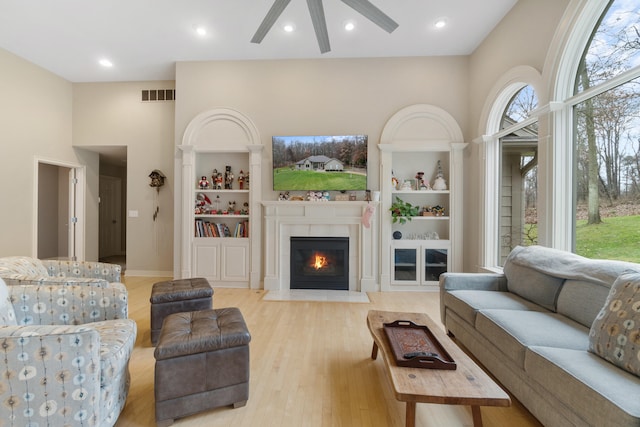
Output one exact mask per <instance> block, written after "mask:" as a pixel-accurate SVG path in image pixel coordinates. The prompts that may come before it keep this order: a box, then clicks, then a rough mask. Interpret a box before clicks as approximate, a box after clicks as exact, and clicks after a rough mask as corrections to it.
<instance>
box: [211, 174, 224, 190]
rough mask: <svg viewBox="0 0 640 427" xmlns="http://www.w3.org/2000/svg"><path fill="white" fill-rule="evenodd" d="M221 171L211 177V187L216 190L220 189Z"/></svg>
mask: <svg viewBox="0 0 640 427" xmlns="http://www.w3.org/2000/svg"><path fill="white" fill-rule="evenodd" d="M222 181H224V179H223V178H222V172H217V173H216V176H215V178H214V179H213V188H215V189H216V190H222Z"/></svg>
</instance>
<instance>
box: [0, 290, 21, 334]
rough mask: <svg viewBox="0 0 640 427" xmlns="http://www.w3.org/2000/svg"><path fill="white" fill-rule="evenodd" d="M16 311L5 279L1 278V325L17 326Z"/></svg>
mask: <svg viewBox="0 0 640 427" xmlns="http://www.w3.org/2000/svg"><path fill="white" fill-rule="evenodd" d="M15 325H17V323H16V313H15V312H14V311H13V304H11V301H9V288H7V284H6V283H5V282H4V280H2V279H0V326H15Z"/></svg>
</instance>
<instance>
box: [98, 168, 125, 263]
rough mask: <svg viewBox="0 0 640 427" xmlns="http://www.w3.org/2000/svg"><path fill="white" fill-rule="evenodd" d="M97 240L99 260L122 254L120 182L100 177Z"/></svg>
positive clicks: (116, 179) (103, 176) (119, 180)
mask: <svg viewBox="0 0 640 427" xmlns="http://www.w3.org/2000/svg"><path fill="white" fill-rule="evenodd" d="M99 195H100V209H99V214H98V215H99V239H100V245H99V246H100V258H104V257H109V256H114V255H121V252H122V221H121V220H120V217H121V214H122V180H121V179H120V178H115V177H112V176H105V175H100V189H99Z"/></svg>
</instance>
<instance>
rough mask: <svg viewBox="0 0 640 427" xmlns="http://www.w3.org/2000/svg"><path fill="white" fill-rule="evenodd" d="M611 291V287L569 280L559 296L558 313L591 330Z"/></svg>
mask: <svg viewBox="0 0 640 427" xmlns="http://www.w3.org/2000/svg"><path fill="white" fill-rule="evenodd" d="M609 289H610V287H609V286H603V285H601V284H599V283H594V282H588V281H586V280H567V281H565V282H564V285H562V290H561V291H560V295H558V303H557V308H556V311H557V312H558V313H560V314H564V315H565V316H567V317H568V318H570V319H573V320H575V321H576V322H578V323H580V324H582V325H584V326H586V327H587V328H590V327H591V324H592V323H593V321H594V319H595V318H596V316H597V315H598V312H599V311H600V309H601V308H602V306H603V305H604V302H605V300H606V299H607V295H609Z"/></svg>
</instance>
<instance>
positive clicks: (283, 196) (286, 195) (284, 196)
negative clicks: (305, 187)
mask: <svg viewBox="0 0 640 427" xmlns="http://www.w3.org/2000/svg"><path fill="white" fill-rule="evenodd" d="M278 200H279V201H281V202H286V201H287V200H289V192H288V191H286V192H284V193H280V194H279V195H278Z"/></svg>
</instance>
